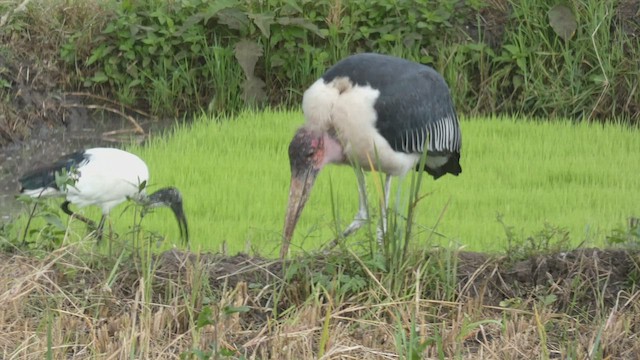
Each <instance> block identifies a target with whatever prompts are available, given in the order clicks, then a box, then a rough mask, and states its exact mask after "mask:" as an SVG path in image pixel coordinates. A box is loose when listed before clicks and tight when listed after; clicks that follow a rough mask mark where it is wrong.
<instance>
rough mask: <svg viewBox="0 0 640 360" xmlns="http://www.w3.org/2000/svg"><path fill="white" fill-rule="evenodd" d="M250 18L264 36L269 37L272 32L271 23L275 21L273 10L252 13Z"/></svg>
mask: <svg viewBox="0 0 640 360" xmlns="http://www.w3.org/2000/svg"><path fill="white" fill-rule="evenodd" d="M249 18H251V20H253V23H254V24H256V26H257V27H258V29H260V32H261V33H262V35H264V37H266V38H268V37H269V35H270V34H271V24H273V23H275V21H274V19H273V18H274V14H273V13H271V12H265V13H261V14H250V15H249Z"/></svg>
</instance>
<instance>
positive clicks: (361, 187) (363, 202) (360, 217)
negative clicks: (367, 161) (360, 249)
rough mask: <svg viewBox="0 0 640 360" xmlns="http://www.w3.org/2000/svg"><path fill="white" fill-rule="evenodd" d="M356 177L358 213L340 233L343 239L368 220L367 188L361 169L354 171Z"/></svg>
mask: <svg viewBox="0 0 640 360" xmlns="http://www.w3.org/2000/svg"><path fill="white" fill-rule="evenodd" d="M356 177H357V178H358V202H359V206H358V213H357V214H356V216H355V218H354V219H353V221H352V222H351V224H350V225H349V226H347V228H346V229H345V230H344V231H343V232H342V236H343V237H347V236H349V235H351V234H353V233H354V232H355V231H356V230H358V229H359V228H361V227H362V225H364V224H365V223H366V222H367V220H368V219H369V209H368V206H367V186H366V183H365V179H364V172H363V171H362V169H356Z"/></svg>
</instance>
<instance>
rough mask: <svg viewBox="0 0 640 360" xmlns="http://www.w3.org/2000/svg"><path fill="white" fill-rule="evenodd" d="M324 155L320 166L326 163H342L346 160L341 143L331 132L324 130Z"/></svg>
mask: <svg viewBox="0 0 640 360" xmlns="http://www.w3.org/2000/svg"><path fill="white" fill-rule="evenodd" d="M323 142H324V157H323V160H322V164H321V165H322V166H324V165H326V164H342V163H344V162H346V157H345V154H344V149H343V148H342V145H341V144H340V142H339V141H338V139H336V138H335V137H334V136H333V135H332V134H330V133H328V132H326V133H324V134H323Z"/></svg>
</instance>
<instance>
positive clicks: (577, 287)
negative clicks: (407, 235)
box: [0, 248, 640, 359]
mask: <svg viewBox="0 0 640 360" xmlns="http://www.w3.org/2000/svg"><path fill="white" fill-rule="evenodd" d="M340 256H343V255H340ZM344 256H349V255H348V254H345V255H344ZM428 256H430V255H428ZM434 256H436V255H434ZM323 257H324V256H318V258H317V259H311V260H310V259H309V258H308V257H307V258H305V259H295V260H293V261H290V262H288V263H282V262H280V261H273V260H267V259H263V258H259V257H250V256H247V255H242V254H240V255H237V256H221V255H212V254H193V253H184V252H180V251H177V250H173V251H168V252H165V253H162V254H160V255H159V256H157V257H155V258H154V259H153V261H151V262H148V263H147V265H149V266H144V265H142V263H144V262H139V261H125V262H122V263H119V264H118V263H114V262H113V261H115V259H111V262H109V260H108V259H105V258H101V257H99V256H97V255H95V257H94V258H91V257H87V256H86V255H80V254H79V253H78V251H77V250H73V249H71V248H66V249H61V250H58V251H55V252H53V253H51V254H49V255H47V256H46V257H45V258H44V259H37V258H34V257H26V256H21V255H8V254H1V255H0V304H2V307H1V308H0V353H1V354H2V358H21V359H42V358H44V356H45V354H46V353H47V351H50V352H52V353H53V355H54V358H67V359H89V358H91V359H93V358H105V359H107V358H114V359H117V358H128V357H129V356H130V355H131V354H135V357H136V358H149V359H151V358H153V359H178V358H180V354H183V355H189V356H192V355H195V354H196V352H197V351H204V352H205V353H206V352H207V351H209V353H208V354H209V355H213V354H216V355H217V356H218V357H220V356H222V355H228V356H231V357H233V358H238V357H240V356H244V357H246V358H256V359H316V358H320V357H322V356H324V358H332V359H339V358H345V359H347V358H349V359H350V358H358V359H395V358H397V357H398V355H399V354H404V356H409V355H410V353H411V351H410V350H411V349H422V350H421V351H419V352H417V353H416V355H418V354H421V355H419V358H437V357H440V356H442V355H444V356H445V357H446V358H451V357H458V358H464V359H530V358H539V357H540V356H544V357H547V358H567V357H573V358H579V359H582V358H607V357H609V358H620V359H622V358H627V359H631V358H639V357H640V339H638V333H639V331H640V329H639V327H640V302H639V301H638V297H640V292H639V291H638V289H637V288H636V285H635V283H636V281H635V280H636V279H637V277H638V274H640V272H639V271H638V260H639V256H638V253H637V252H628V251H622V250H598V249H578V250H574V251H571V252H568V253H558V254H551V255H546V256H539V257H537V258H534V259H528V260H524V261H520V262H515V263H513V262H510V261H508V260H507V259H506V258H494V257H489V256H487V255H485V254H479V253H470V252H461V253H458V254H457V255H456V256H455V258H456V261H457V265H456V267H455V268H456V271H457V274H456V279H457V280H456V284H457V285H456V288H455V289H454V290H455V291H454V294H453V296H451V297H447V296H444V293H442V292H440V290H439V289H441V287H440V286H439V284H435V283H433V282H428V281H426V279H422V280H421V279H420V277H419V276H418V277H416V276H415V275H416V272H414V271H411V272H409V271H408V272H407V273H406V274H403V276H404V278H405V279H408V280H409V283H410V284H414V285H415V287H413V286H411V289H407V290H408V291H409V290H410V291H412V292H413V293H412V294H411V295H410V296H398V295H394V294H393V292H392V291H391V290H389V289H382V287H383V284H382V282H384V279H383V278H384V276H383V275H382V274H376V273H374V272H373V271H371V270H370V276H371V279H369V280H372V281H370V283H371V284H374V283H378V284H380V286H381V287H377V286H373V287H365V288H362V289H360V290H359V291H353V292H350V291H346V292H341V291H339V289H337V288H333V289H332V288H330V287H328V286H321V285H319V284H322V283H324V282H323V281H321V280H320V279H322V278H323V277H328V278H332V277H336V274H335V273H328V272H326V269H328V268H326V267H325V266H324V265H323V262H324V261H325V259H324V258H323ZM302 262H304V263H305V264H306V265H305V266H306V267H307V269H312V270H307V271H306V273H307V275H304V273H305V271H298V272H297V273H295V274H291V273H290V272H289V270H290V269H291V268H292V264H296V263H297V264H298V265H299V264H300V263H302ZM425 263H426V264H428V263H429V261H428V259H425ZM144 269H151V270H144ZM359 270H362V269H353V274H355V272H357V271H359ZM349 271H350V270H348V269H342V274H341V276H345V275H348V274H349ZM426 273H427V272H425V274H426ZM309 274H312V275H309ZM353 274H352V276H355V275H353ZM373 278H375V279H376V280H373ZM329 283H331V282H329ZM407 293H409V292H407ZM438 295H440V296H438ZM411 339H413V340H411ZM48 341H49V342H50V344H51V348H50V350H47V343H48ZM412 342H413V343H412ZM420 346H422V347H420ZM214 358H215V357H214Z"/></svg>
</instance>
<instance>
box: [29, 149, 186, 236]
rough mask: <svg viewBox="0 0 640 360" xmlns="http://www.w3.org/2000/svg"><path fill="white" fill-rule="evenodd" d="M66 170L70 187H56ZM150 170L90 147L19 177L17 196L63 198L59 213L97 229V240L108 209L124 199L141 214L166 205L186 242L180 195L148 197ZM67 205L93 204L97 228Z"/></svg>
mask: <svg viewBox="0 0 640 360" xmlns="http://www.w3.org/2000/svg"><path fill="white" fill-rule="evenodd" d="M63 171H66V172H67V174H68V176H69V178H71V179H72V180H71V184H67V185H66V186H59V184H57V183H56V176H60V173H61V172H63ZM148 181H149V169H148V168H147V165H146V164H145V162H144V161H142V159H140V158H139V157H138V156H136V155H134V154H131V153H129V152H126V151H123V150H120V149H115V148H93V149H88V150H84V151H77V152H74V153H72V154H69V155H66V156H64V157H62V158H60V159H59V160H58V161H56V162H54V163H52V164H50V165H47V166H44V167H40V168H37V169H34V170H31V171H29V172H27V173H26V174H24V176H23V177H22V178H20V180H19V182H20V185H21V189H20V193H21V194H24V195H28V196H31V197H34V198H37V197H53V196H58V197H65V198H66V200H65V201H64V202H63V203H62V205H61V208H62V210H63V211H64V212H65V213H67V214H68V215H69V216H75V217H76V218H78V219H79V220H81V221H83V222H85V223H87V224H88V225H89V226H91V227H94V228H95V229H96V230H97V236H98V241H99V240H100V239H101V237H102V230H103V227H104V223H105V220H106V219H107V217H108V216H109V213H110V212H111V209H113V208H114V207H115V206H116V205H119V204H120V203H122V202H124V201H125V200H127V199H132V200H134V201H136V202H138V203H140V204H142V205H143V206H144V209H143V214H144V213H145V212H146V211H147V210H148V209H150V208H153V207H158V206H168V207H170V208H171V210H172V211H173V213H174V214H175V217H176V219H177V220H178V226H179V228H180V235H181V238H182V240H183V242H185V243H187V244H188V242H189V230H188V228H187V219H186V217H185V214H184V210H183V207H182V196H181V194H180V192H179V191H178V189H176V188H174V187H167V188H162V189H160V190H158V191H156V192H154V193H153V194H150V195H147V194H146V191H145V187H146V185H147V184H148ZM69 204H74V205H76V206H78V207H80V208H82V207H85V206H88V205H96V206H98V207H100V209H101V210H102V218H101V219H100V222H99V224H98V226H97V227H96V226H95V223H94V222H93V221H91V220H89V219H87V218H86V217H84V216H82V215H80V214H76V213H74V212H73V211H71V210H70V209H69Z"/></svg>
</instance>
